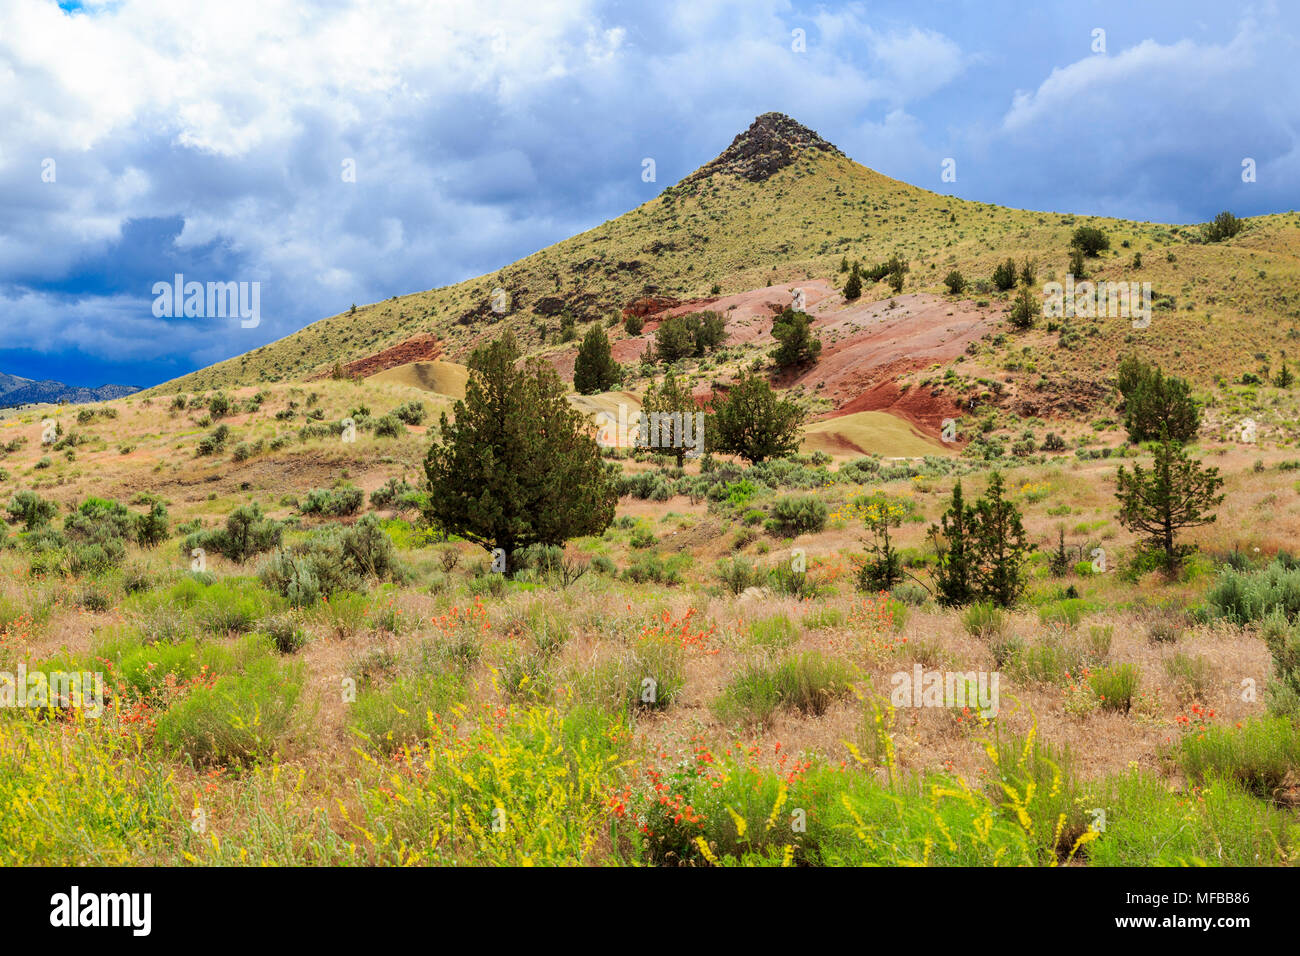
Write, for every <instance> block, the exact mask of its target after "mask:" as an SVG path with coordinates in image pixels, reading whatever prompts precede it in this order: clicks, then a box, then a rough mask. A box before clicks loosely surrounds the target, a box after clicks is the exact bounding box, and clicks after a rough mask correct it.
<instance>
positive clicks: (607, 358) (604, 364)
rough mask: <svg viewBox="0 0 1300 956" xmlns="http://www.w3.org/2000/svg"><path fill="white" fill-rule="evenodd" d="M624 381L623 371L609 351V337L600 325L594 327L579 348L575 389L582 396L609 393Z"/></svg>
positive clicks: (574, 379) (575, 372) (575, 367)
mask: <svg viewBox="0 0 1300 956" xmlns="http://www.w3.org/2000/svg"><path fill="white" fill-rule="evenodd" d="M622 379H623V369H622V368H621V367H620V366H619V364H618V363H617V362H615V361H614V358H613V356H612V355H611V354H610V350H609V337H608V336H607V335H605V330H604V329H603V328H601V327H600V325H599V324H596V325H593V326H592V327H591V328H589V329H588V330H587V334H586V335H584V336H583V338H582V344H581V345H580V346H578V357H577V359H576V360H575V362H574V365H573V387H574V389H575V390H576V391H578V392H579V393H580V394H582V395H594V394H596V393H597V392H607V391H609V390H610V389H611V388H613V387H614V386H615V385H617V384H618V383H619V382H620V381H622Z"/></svg>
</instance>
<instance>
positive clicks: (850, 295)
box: [844, 262, 862, 302]
mask: <svg viewBox="0 0 1300 956" xmlns="http://www.w3.org/2000/svg"><path fill="white" fill-rule="evenodd" d="M860 295H862V275H861V273H859V271H858V264H857V263H856V262H855V263H853V271H852V272H850V273H849V278H848V280H847V281H845V283H844V298H846V299H848V300H849V301H850V302H852V301H853V300H854V299H856V298H858V297H859V296H860Z"/></svg>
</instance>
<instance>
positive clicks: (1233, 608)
mask: <svg viewBox="0 0 1300 956" xmlns="http://www.w3.org/2000/svg"><path fill="white" fill-rule="evenodd" d="M1205 598H1206V600H1207V601H1208V602H1209V604H1210V606H1211V607H1212V608H1213V609H1214V610H1215V611H1216V612H1217V613H1218V614H1219V615H1220V616H1222V617H1225V618H1227V619H1228V620H1230V621H1234V622H1236V623H1237V624H1249V623H1251V622H1254V621H1262V620H1263V619H1264V618H1266V617H1268V616H1269V615H1272V614H1280V615H1282V616H1283V617H1284V618H1285V619H1286V620H1288V621H1292V622H1294V621H1296V620H1297V618H1300V568H1288V567H1286V566H1285V565H1283V564H1282V563H1281V562H1279V561H1274V562H1272V563H1271V564H1269V566H1268V567H1266V568H1264V569H1263V570H1262V571H1237V570H1234V569H1232V568H1224V569H1223V570H1222V571H1220V572H1219V574H1218V577H1217V578H1216V579H1215V581H1214V584H1213V585H1212V586H1211V587H1210V590H1209V593H1207V594H1206V596H1205Z"/></svg>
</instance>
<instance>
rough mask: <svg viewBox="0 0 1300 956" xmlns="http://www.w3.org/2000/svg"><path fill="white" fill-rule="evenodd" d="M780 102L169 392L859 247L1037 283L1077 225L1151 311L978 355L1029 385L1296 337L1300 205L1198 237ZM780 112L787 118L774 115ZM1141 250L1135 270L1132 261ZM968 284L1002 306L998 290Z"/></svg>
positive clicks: (708, 284) (1202, 360)
mask: <svg viewBox="0 0 1300 956" xmlns="http://www.w3.org/2000/svg"><path fill="white" fill-rule="evenodd" d="M772 115H773V114H768V116H767V117H763V118H760V120H758V121H756V123H755V126H754V127H751V128H750V130H748V131H746V132H745V133H743V134H741V136H739V137H737V142H736V143H733V145H732V147H729V149H728V151H727V152H724V154H723V155H722V157H720V158H719V160H717V161H714V163H711V164H709V165H708V166H706V167H704V168H702V169H701V170H700V172H699V173H697V174H694V175H693V176H692V177H688V178H687V179H686V180H684V181H683V183H681V184H679V185H677V186H673V187H669V188H667V189H665V190H664V192H663V193H662V194H661V195H660V196H658V197H657V198H655V199H653V200H651V201H650V202H647V203H645V204H644V205H642V206H640V207H638V208H636V209H634V210H632V211H631V212H629V213H627V214H625V215H623V216H620V217H618V218H617V219H614V220H611V221H609V222H606V223H604V224H602V225H600V226H598V227H596V228H594V229H591V230H588V231H587V232H584V233H582V234H580V235H577V236H574V237H573V238H571V239H567V240H565V241H563V242H560V243H557V244H555V245H554V246H551V247H549V248H547V249H543V250H541V251H540V252H537V253H535V254H533V255H531V256H528V257H527V258H525V259H522V260H520V261H519V262H516V263H513V264H511V265H508V266H505V267H503V268H502V269H501V270H500V271H498V272H497V273H494V274H491V275H485V276H480V277H479V278H477V279H471V280H468V281H466V282H462V283H459V284H457V285H454V286H448V287H444V288H441V289H434V290H430V291H428V292H420V293H415V294H412V295H405V296H395V297H393V298H392V299H389V300H386V301H383V302H378V303H374V304H371V305H367V306H361V307H358V308H357V309H356V312H355V314H353V313H351V312H350V311H349V312H345V313H343V314H340V315H336V316H332V317H330V318H327V319H323V320H321V321H319V322H316V323H314V324H313V325H310V326H308V327H307V328H305V329H303V330H301V331H300V332H297V333H295V334H293V335H290V336H288V337H286V338H284V339H282V340H280V341H278V342H275V343H272V344H270V345H267V346H265V347H263V348H259V349H256V350H254V351H253V352H250V353H248V354H247V355H243V356H239V357H238V358H234V359H231V360H229V361H226V362H221V363H219V364H217V365H214V366H212V367H211V368H208V369H204V370H202V371H199V372H195V373H193V374H191V375H187V376H185V377H183V378H181V379H178V380H176V381H174V382H169V383H167V384H165V385H163V386H160V387H159V389H158V391H161V392H166V393H171V392H175V391H178V390H180V391H194V390H206V389H211V388H216V387H230V386H233V385H236V384H257V383H264V382H271V381H282V380H288V379H300V378H305V377H308V376H311V375H316V374H322V373H325V372H327V371H328V370H329V369H330V368H331V367H333V365H334V363H335V362H343V363H346V362H349V361H353V360H356V359H359V358H362V357H364V356H367V355H370V354H373V353H374V352H377V351H379V350H381V349H383V348H385V347H388V346H391V345H393V344H395V343H397V342H399V341H401V340H402V339H404V338H406V337H408V336H411V335H414V334H416V333H423V332H433V333H435V334H436V335H437V336H438V337H440V338H441V339H443V340H444V341H445V345H446V354H447V357H448V358H449V359H451V360H452V361H463V360H464V358H465V357H466V355H467V354H468V352H469V350H470V349H472V348H473V347H474V346H475V345H476V344H477V343H479V342H481V341H482V340H483V339H484V338H486V337H493V336H496V335H498V334H500V332H501V331H502V330H503V329H506V328H509V329H511V330H512V331H513V332H514V333H515V334H516V336H517V337H518V338H520V340H521V341H522V342H523V343H524V344H525V346H526V347H527V348H528V349H529V350H530V351H533V352H536V353H540V354H548V353H555V352H559V351H564V350H565V349H567V348H569V347H568V346H565V345H561V344H558V343H556V341H555V340H556V337H557V334H558V328H559V323H560V318H561V316H562V315H563V314H565V313H566V312H567V313H569V314H572V315H573V316H574V317H575V318H576V319H577V320H578V321H579V326H578V329H579V332H581V323H582V322H586V321H598V320H609V319H610V318H611V317H613V316H615V315H616V314H617V313H618V312H619V311H620V310H621V309H622V308H623V307H624V306H627V305H628V304H629V303H631V302H633V301H635V300H637V299H639V298H642V297H645V296H652V295H659V296H671V297H674V298H677V299H707V298H709V297H710V294H711V291H712V290H713V289H714V288H715V287H717V288H718V289H719V290H720V291H721V293H722V294H729V293H735V292H740V291H744V290H747V289H753V288H758V287H762V286H766V285H773V284H782V283H786V284H788V283H797V282H798V281H801V280H805V279H808V278H810V277H820V278H827V279H831V280H833V281H834V282H835V283H836V284H837V285H838V284H842V282H843V279H844V276H843V275H842V274H841V273H840V272H839V266H840V263H841V260H842V259H843V258H845V257H848V258H849V259H850V260H854V259H857V260H861V261H863V262H864V263H866V264H871V263H875V262H879V261H884V260H886V259H888V258H889V257H891V256H893V255H898V256H900V257H902V258H904V259H905V260H906V261H907V262H908V263H909V266H910V272H909V273H908V274H907V278H906V285H905V288H904V291H905V292H914V291H928V292H933V293H943V292H944V291H945V290H944V287H943V281H942V280H943V277H944V276H945V275H946V274H947V273H948V272H949V270H951V269H954V268H955V269H958V270H959V271H961V272H962V273H963V274H964V275H965V276H966V277H967V279H968V280H971V281H975V280H985V281H987V280H988V278H989V276H990V274H991V272H992V270H993V268H994V266H995V265H996V264H997V263H998V262H1000V261H1002V260H1003V259H1005V258H1007V257H1008V256H1011V257H1013V258H1015V260H1016V262H1017V265H1019V264H1020V263H1021V262H1022V261H1023V260H1024V259H1025V258H1030V259H1032V260H1034V261H1035V263H1036V270H1037V276H1038V282H1039V283H1040V284H1041V283H1042V282H1044V281H1048V280H1050V279H1054V278H1055V279H1063V278H1064V275H1065V273H1066V271H1067V270H1068V268H1069V255H1068V253H1069V242H1070V237H1071V234H1072V232H1073V230H1074V229H1075V228H1076V227H1078V226H1080V225H1091V226H1096V227H1098V228H1100V229H1102V230H1103V231H1104V232H1105V233H1106V234H1107V235H1108V236H1109V238H1110V242H1111V247H1110V250H1109V251H1108V252H1105V253H1103V254H1102V256H1101V257H1100V258H1099V259H1090V260H1088V267H1089V271H1090V273H1091V275H1090V278H1093V279H1105V280H1108V281H1121V280H1122V281H1149V282H1151V283H1152V286H1153V291H1154V294H1155V297H1156V313H1155V316H1154V319H1153V321H1152V322H1151V325H1150V327H1149V328H1146V329H1144V330H1135V329H1133V328H1131V327H1130V325H1129V323H1128V322H1127V321H1126V320H1124V319H1100V320H1093V321H1087V320H1078V321H1077V322H1076V325H1075V328H1074V329H1073V330H1072V332H1073V334H1072V335H1070V336H1067V337H1066V338H1065V339H1064V340H1063V339H1062V336H1061V335H1060V334H1059V333H1058V332H1055V331H1053V332H1049V331H1047V329H1046V327H1045V326H1046V323H1045V322H1043V321H1041V320H1040V323H1039V326H1040V327H1039V328H1038V329H1036V330H1034V331H1031V332H1028V333H1025V334H1023V335H1016V336H1008V338H1007V340H1006V341H1005V342H1002V343H1000V344H998V345H996V346H991V347H988V348H987V354H986V355H985V357H984V361H985V363H986V364H987V365H988V366H989V367H991V368H993V369H996V370H998V371H1000V372H1002V373H1004V374H1007V375H1011V376H1013V377H1015V378H1017V379H1019V380H1021V381H1022V382H1023V388H1024V389H1025V390H1027V391H1031V392H1037V391H1043V392H1045V393H1047V395H1048V397H1049V399H1050V396H1051V394H1052V393H1053V392H1060V391H1068V392H1071V393H1074V394H1081V395H1084V396H1089V395H1093V396H1097V395H1098V393H1097V392H1096V391H1095V390H1094V389H1093V388H1092V387H1091V386H1093V385H1095V384H1096V383H1099V382H1101V381H1103V380H1104V379H1105V378H1106V377H1107V375H1108V374H1109V372H1110V371H1111V370H1112V368H1113V365H1114V361H1115V356H1116V355H1117V354H1119V353H1120V352H1122V351H1124V350H1127V349H1131V348H1135V349H1140V350H1141V351H1143V352H1144V353H1145V354H1146V355H1148V356H1149V357H1151V358H1153V359H1155V360H1157V361H1159V362H1160V363H1161V364H1162V365H1164V366H1165V367H1166V368H1169V369H1172V370H1176V371H1179V372H1181V373H1183V374H1184V375H1186V376H1189V377H1190V378H1191V379H1192V380H1193V381H1194V382H1195V383H1196V384H1198V385H1200V386H1202V387H1209V386H1211V385H1213V384H1214V382H1215V381H1216V379H1218V378H1219V377H1223V378H1225V379H1227V380H1235V379H1237V378H1239V377H1240V375H1241V374H1242V373H1243V372H1246V371H1257V370H1258V369H1259V368H1260V366H1262V365H1271V366H1273V367H1276V365H1277V363H1278V361H1279V356H1280V354H1281V353H1282V352H1283V351H1285V350H1286V349H1287V348H1288V346H1289V345H1290V343H1291V342H1292V340H1293V339H1295V338H1296V337H1297V336H1300V331H1297V325H1298V324H1300V291H1297V290H1300V215H1297V214H1296V213H1294V212H1288V213H1284V214H1278V215H1272V216H1262V217H1257V218H1254V219H1250V220H1248V221H1247V224H1246V228H1245V229H1244V231H1243V232H1242V233H1240V234H1239V235H1238V236H1236V237H1235V238H1233V239H1230V240H1228V241H1225V242H1222V243H1215V244H1206V243H1203V242H1202V241H1201V239H1200V230H1199V228H1198V227H1197V226H1195V225H1192V226H1179V225H1165V224H1159V223H1145V222H1130V221H1125V220H1118V219H1105V218H1100V217H1086V216H1075V215H1071V214H1068V213H1059V212H1050V213H1049V212H1032V211H1026V210H1017V209H1008V208H1003V207H999V206H993V205H988V204H984V203H978V202H968V201H965V200H961V199H956V198H952V197H948V196H942V195H938V194H936V193H932V192H929V191H927V190H924V189H920V188H917V187H915V186H910V185H907V184H905V183H901V182H898V181H896V180H892V179H889V178H888V177H885V176H882V175H880V174H879V173H876V172H873V171H872V170H870V169H868V168H866V167H865V166H862V165H859V164H858V163H856V162H854V161H852V160H851V159H849V158H847V157H845V156H843V155H841V154H839V153H838V151H836V150H834V149H830V148H826V144H825V143H824V141H821V140H820V139H818V138H817V137H816V136H815V134H812V133H811V132H810V131H807V130H804V129H803V128H802V127H798V125H797V124H793V123H792V122H791V121H788V120H781V121H779V122H778V121H773V120H771V119H770V117H771V116H772ZM774 123H776V129H775V131H774V130H772V129H769V128H768V127H770V126H772V125H773V124H774ZM786 124H789V125H786ZM771 141H776V142H777V143H778V144H780V145H783V146H787V147H788V148H787V150H786V152H787V153H788V157H789V164H788V165H786V166H784V167H783V168H780V169H777V170H776V171H775V172H774V173H772V174H771V175H770V176H768V178H765V179H761V180H758V181H754V180H752V179H750V178H747V176H746V175H744V171H743V170H742V171H740V172H737V171H736V169H737V166H738V165H742V166H743V163H737V162H732V163H727V162H723V161H722V160H723V159H725V158H727V157H728V156H741V157H743V156H744V154H745V153H746V151H747V149H748V150H752V149H756V148H761V147H763V146H764V145H766V146H770V145H771ZM755 142H758V147H754V146H752V144H753V143H755ZM790 143H793V144H794V145H788V144H790ZM1136 254H1140V255H1141V260H1142V264H1141V266H1140V267H1134V264H1133V260H1134V256H1135V255H1136ZM497 288H501V289H504V290H506V291H507V293H508V295H509V309H508V311H507V312H506V313H505V314H504V315H498V314H496V313H494V312H493V310H492V306H491V296H492V292H493V290H494V289H497ZM873 294H874V295H875V297H877V298H883V297H886V296H887V295H888V291H887V290H886V288H885V286H884V285H883V284H881V285H879V286H878V287H877V288H876V289H874V290H873V289H871V288H870V287H869V288H868V289H867V291H866V292H865V293H864V296H865V297H870V296H872V295H873ZM967 296H973V297H975V298H977V299H980V300H984V301H987V302H988V303H989V304H990V305H991V306H992V307H994V308H997V307H998V306H999V303H1000V302H1004V301H1005V298H1006V296H1005V295H999V294H996V293H992V292H980V291H974V292H968V293H967ZM611 334H612V335H613V336H614V337H615V338H617V337H619V336H621V335H623V334H624V333H623V332H622V330H621V328H615V329H613V330H612V332H611ZM1026 350H1028V351H1026ZM738 351H744V350H738ZM1026 356H1029V358H1028V359H1026Z"/></svg>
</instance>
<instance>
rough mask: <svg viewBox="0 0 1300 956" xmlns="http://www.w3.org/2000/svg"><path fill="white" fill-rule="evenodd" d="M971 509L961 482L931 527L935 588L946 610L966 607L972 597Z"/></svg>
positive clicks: (954, 487) (973, 516)
mask: <svg viewBox="0 0 1300 956" xmlns="http://www.w3.org/2000/svg"><path fill="white" fill-rule="evenodd" d="M974 520H975V514H974V509H973V508H971V506H970V505H968V504H966V503H965V501H964V500H963V499H962V490H961V482H960V481H958V482H957V483H956V484H955V485H953V488H952V499H951V501H950V502H949V504H948V510H947V511H945V512H944V513H943V515H942V516H941V517H940V518H939V524H938V526H937V527H934V526H932V527H931V528H930V536H931V538H933V539H934V543H935V549H936V551H937V552H938V564H937V566H936V568H935V576H934V579H935V585H936V587H937V588H938V589H939V603H940V604H943V605H946V606H948V607H960V606H962V605H964V604H969V603H970V602H971V601H972V600H973V598H974V590H973V583H972V580H971V564H972V561H973V559H974V553H973V552H974V542H973V541H972V540H971V525H972V524H973V523H974Z"/></svg>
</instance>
